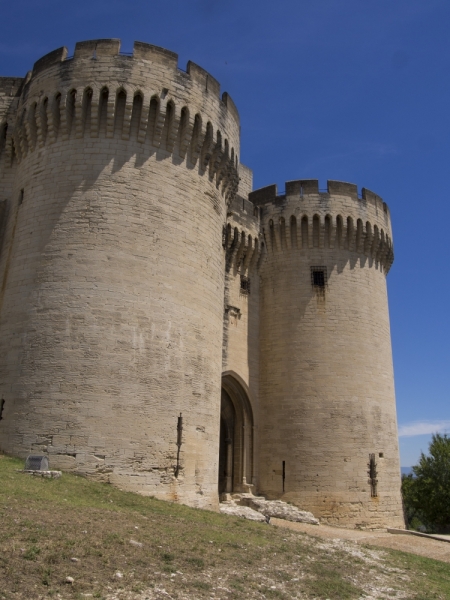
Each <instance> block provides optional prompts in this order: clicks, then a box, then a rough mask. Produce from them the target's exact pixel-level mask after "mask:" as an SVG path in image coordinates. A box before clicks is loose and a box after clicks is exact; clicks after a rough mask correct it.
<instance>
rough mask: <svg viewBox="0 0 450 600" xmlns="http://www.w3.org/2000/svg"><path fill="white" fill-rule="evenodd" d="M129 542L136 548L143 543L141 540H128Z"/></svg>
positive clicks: (140, 546)
mask: <svg viewBox="0 0 450 600" xmlns="http://www.w3.org/2000/svg"><path fill="white" fill-rule="evenodd" d="M130 544H131V545H132V546H136V547H137V548H142V546H143V545H144V544H143V543H142V542H137V541H136V540H130Z"/></svg>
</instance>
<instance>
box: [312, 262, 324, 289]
mask: <svg viewBox="0 0 450 600" xmlns="http://www.w3.org/2000/svg"><path fill="white" fill-rule="evenodd" d="M311 285H312V286H313V287H318V288H324V287H325V286H326V285H327V269H326V267H311Z"/></svg>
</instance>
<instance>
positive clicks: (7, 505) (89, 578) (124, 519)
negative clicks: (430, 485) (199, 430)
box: [0, 456, 450, 600]
mask: <svg viewBox="0 0 450 600" xmlns="http://www.w3.org/2000/svg"><path fill="white" fill-rule="evenodd" d="M20 468H23V462H22V461H18V460H15V459H11V458H7V457H3V456H0V523H1V529H0V599H2V600H3V599H6V598H7V599H11V598H14V599H18V598H20V599H27V600H34V599H38V598H51V597H53V598H63V599H66V598H67V599H69V598H70V599H72V598H76V599H81V598H104V599H105V600H119V599H120V600H125V599H139V600H144V599H149V600H150V599H152V600H153V599H154V598H158V599H159V598H165V599H170V598H172V599H184V598H195V599H197V598H216V599H219V598H220V599H225V598H270V599H272V598H284V599H291V598H310V599H312V598H315V599H326V598H329V599H330V600H336V599H339V600H340V599H358V598H391V599H392V598H415V599H416V600H432V599H438V598H439V599H442V600H444V599H448V598H450V576H449V571H450V568H449V565H447V564H445V563H441V562H438V561H433V560H430V559H425V558H421V557H416V556H413V555H409V554H403V553H399V552H394V551H388V550H386V551H380V550H379V549H376V550H375V549H369V548H360V547H358V546H356V545H354V544H350V543H344V542H337V541H334V542H325V541H323V540H318V539H316V538H313V537H310V536H306V535H303V534H299V533H294V532H290V531H288V530H284V529H278V528H276V527H272V526H270V525H266V524H261V523H252V522H249V521H245V520H243V519H239V518H235V517H228V516H225V515H221V514H216V513H212V512H207V511H201V510H195V509H191V508H187V507H185V506H180V505H176V504H170V503H166V502H162V501H158V500H154V499H151V498H144V497H141V496H138V495H135V494H131V493H126V492H121V491H120V490H117V489H115V488H113V487H111V486H108V485H104V484H98V483H93V482H90V481H87V480H86V479H83V478H81V477H76V476H74V475H70V474H64V475H63V477H62V478H61V479H59V480H47V479H40V478H36V477H31V476H29V475H24V474H22V473H18V472H17V471H16V470H17V469H20ZM68 577H70V578H73V582H72V583H70V582H66V579H67V578H68Z"/></svg>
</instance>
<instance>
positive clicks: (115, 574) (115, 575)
mask: <svg viewBox="0 0 450 600" xmlns="http://www.w3.org/2000/svg"><path fill="white" fill-rule="evenodd" d="M114 577H116V578H117V579H123V573H121V572H120V571H117V572H116V573H114Z"/></svg>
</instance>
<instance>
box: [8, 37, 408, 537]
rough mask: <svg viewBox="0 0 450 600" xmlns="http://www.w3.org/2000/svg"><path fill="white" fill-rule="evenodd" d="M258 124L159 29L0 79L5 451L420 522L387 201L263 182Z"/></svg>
mask: <svg viewBox="0 0 450 600" xmlns="http://www.w3.org/2000/svg"><path fill="white" fill-rule="evenodd" d="M239 129H240V124H239V115H238V112H237V109H236V107H235V105H234V103H233V101H232V100H231V98H230V97H229V96H228V95H227V94H226V93H224V94H223V95H222V96H220V87H219V84H218V82H217V81H216V80H215V79H214V78H213V77H212V76H211V75H209V74H208V73H207V72H206V71H204V70H203V69H202V68H200V67H198V66H197V65H195V64H194V63H191V62H189V63H188V65H187V70H186V71H183V70H181V69H179V68H178V66H177V55H175V54H173V53H172V52H169V51H167V50H164V49H162V48H158V47H155V46H151V45H148V44H143V43H140V42H136V43H135V45H134V51H133V54H132V55H125V54H121V53H120V42H119V41H118V40H94V41H89V42H81V43H78V44H77V45H76V47H75V53H74V56H73V57H70V58H68V57H67V50H66V49H65V48H61V49H59V50H56V51H54V52H52V53H50V54H48V55H46V56H44V57H43V58H41V59H40V60H38V62H37V63H35V65H34V68H33V71H32V72H30V73H29V74H28V75H27V76H26V77H25V79H20V78H2V79H0V194H1V195H0V286H1V287H0V449H1V450H2V451H4V452H7V453H10V454H14V455H17V456H25V455H27V454H28V453H30V452H32V453H46V454H48V456H49V460H50V464H51V466H52V467H53V468H63V469H68V470H71V469H72V470H76V471H78V472H80V473H83V474H86V475H88V476H92V477H96V478H98V479H100V480H104V481H109V482H111V483H113V484H115V485H118V486H120V487H122V488H124V489H128V490H133V491H137V492H140V493H143V494H151V495H154V496H157V497H159V498H163V499H169V500H178V501H181V502H184V503H186V504H190V505H192V506H199V507H206V508H215V507H217V504H218V500H219V495H220V493H226V492H228V493H229V492H233V491H250V490H253V491H254V492H258V493H262V494H265V495H266V496H267V497H269V498H283V499H285V500H287V501H290V502H292V503H294V504H297V505H299V506H301V507H302V508H304V509H307V510H312V512H314V513H315V515H316V516H318V517H319V518H321V519H322V520H323V521H327V522H330V523H336V524H340V525H346V526H359V527H380V526H386V525H389V526H399V525H401V524H402V521H403V517H402V507H401V498H400V474H399V461H398V445H397V431H396V415H395V398H394V388H393V372H392V357H391V347H390V332H389V318H388V306H387V295H386V273H387V272H388V270H389V267H390V265H391V263H392V260H393V252H392V233H391V223H390V216H389V211H388V209H387V206H386V204H384V203H383V202H382V200H381V199H380V198H379V197H378V196H376V195H375V194H373V193H372V192H369V191H368V190H364V189H363V193H362V198H359V197H358V193H357V188H356V186H354V185H351V184H346V183H341V182H335V181H329V182H328V189H327V190H326V191H320V190H319V188H318V182H317V181H314V180H305V181H291V182H288V183H287V184H286V191H285V193H284V194H281V195H279V194H278V193H277V189H276V187H275V186H269V187H267V188H263V189H261V190H257V191H252V173H251V171H250V170H249V169H248V168H246V167H244V166H243V165H241V164H239Z"/></svg>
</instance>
